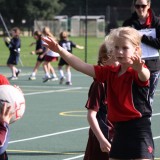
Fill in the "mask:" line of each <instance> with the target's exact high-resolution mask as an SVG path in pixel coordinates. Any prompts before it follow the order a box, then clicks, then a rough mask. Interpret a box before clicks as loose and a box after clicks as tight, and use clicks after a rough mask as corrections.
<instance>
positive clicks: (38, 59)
mask: <svg viewBox="0 0 160 160" xmlns="http://www.w3.org/2000/svg"><path fill="white" fill-rule="evenodd" d="M44 57H45V56H43V58H40V55H38V57H37V61H39V62H43V61H44Z"/></svg>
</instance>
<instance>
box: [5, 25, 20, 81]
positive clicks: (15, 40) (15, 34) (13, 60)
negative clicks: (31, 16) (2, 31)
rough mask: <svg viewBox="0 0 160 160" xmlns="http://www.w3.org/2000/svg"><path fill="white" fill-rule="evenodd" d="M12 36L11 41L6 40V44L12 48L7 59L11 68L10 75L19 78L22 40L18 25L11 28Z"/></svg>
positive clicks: (13, 78)
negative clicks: (17, 66) (18, 66)
mask: <svg viewBox="0 0 160 160" xmlns="http://www.w3.org/2000/svg"><path fill="white" fill-rule="evenodd" d="M11 34H12V38H11V40H10V41H8V40H6V41H5V43H6V46H7V47H8V48H9V50H10V55H9V58H8V60H7V66H8V67H9V68H10V69H11V72H12V76H11V77H9V79H10V80H17V79H18V75H19V73H20V72H21V70H20V69H17V68H16V65H18V61H19V57H20V48H21V40H20V37H19V36H20V29H19V28H18V27H14V28H12V30H11Z"/></svg>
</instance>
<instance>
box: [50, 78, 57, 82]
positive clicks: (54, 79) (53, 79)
mask: <svg viewBox="0 0 160 160" xmlns="http://www.w3.org/2000/svg"><path fill="white" fill-rule="evenodd" d="M50 80H51V81H57V80H58V78H57V77H51V78H50Z"/></svg>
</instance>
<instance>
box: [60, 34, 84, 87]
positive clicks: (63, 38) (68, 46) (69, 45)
mask: <svg viewBox="0 0 160 160" xmlns="http://www.w3.org/2000/svg"><path fill="white" fill-rule="evenodd" d="M59 45H60V46H61V47H63V48H64V49H65V50H67V51H68V52H70V53H72V49H73V48H78V49H84V47H83V46H80V45H77V44H75V43H73V42H72V41H70V40H68V33H67V32H61V33H60V41H59ZM64 65H66V73H67V76H66V78H67V79H66V85H72V82H71V71H70V65H69V64H68V63H67V62H66V61H65V60H64V59H63V58H62V57H61V58H60V61H59V63H58V69H59V72H60V84H62V83H63V81H64V80H65V76H64V73H63V70H62V67H63V66H64Z"/></svg>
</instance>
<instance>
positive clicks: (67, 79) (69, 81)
mask: <svg viewBox="0 0 160 160" xmlns="http://www.w3.org/2000/svg"><path fill="white" fill-rule="evenodd" d="M66 84H67V85H72V82H71V70H70V66H69V65H66Z"/></svg>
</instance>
